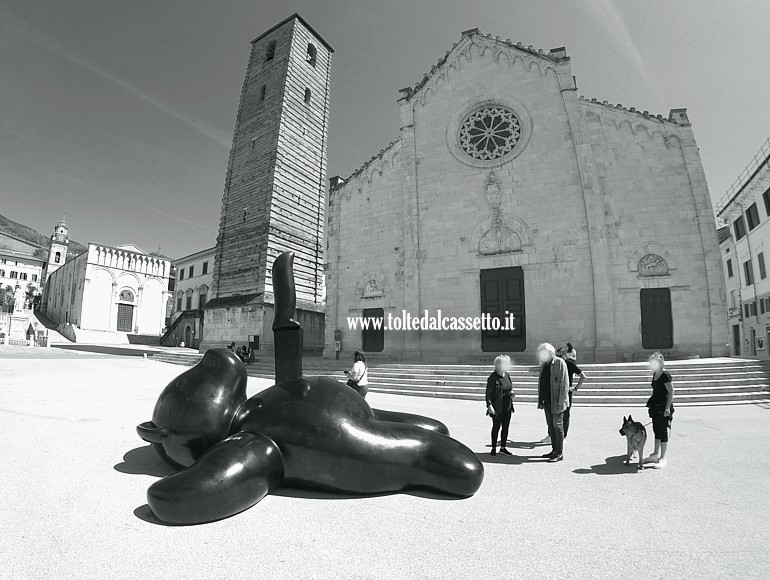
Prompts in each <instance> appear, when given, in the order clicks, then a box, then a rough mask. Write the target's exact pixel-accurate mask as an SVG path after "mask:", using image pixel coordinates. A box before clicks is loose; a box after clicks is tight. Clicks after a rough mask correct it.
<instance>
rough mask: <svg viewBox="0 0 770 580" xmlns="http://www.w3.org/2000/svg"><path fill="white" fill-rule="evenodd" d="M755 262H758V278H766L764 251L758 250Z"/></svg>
mask: <svg viewBox="0 0 770 580" xmlns="http://www.w3.org/2000/svg"><path fill="white" fill-rule="evenodd" d="M757 262H759V279H760V280H764V279H765V278H767V272H766V271H765V253H764V252H759V254H757Z"/></svg>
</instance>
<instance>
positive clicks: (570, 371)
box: [556, 343, 586, 439]
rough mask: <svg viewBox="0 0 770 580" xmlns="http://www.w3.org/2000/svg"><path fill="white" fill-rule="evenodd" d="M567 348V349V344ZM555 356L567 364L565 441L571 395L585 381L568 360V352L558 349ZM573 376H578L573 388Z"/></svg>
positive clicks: (584, 375)
mask: <svg viewBox="0 0 770 580" xmlns="http://www.w3.org/2000/svg"><path fill="white" fill-rule="evenodd" d="M567 347H569V343H567ZM556 354H557V355H559V357H560V358H562V359H564V362H565V363H566V364H567V376H569V405H567V410H566V411H564V438H565V439H566V438H567V432H568V431H569V421H570V417H571V414H572V393H574V392H575V391H577V390H578V389H579V388H580V387H581V386H582V385H583V383H584V382H585V380H586V374H585V373H584V372H583V371H582V369H581V368H580V367H579V366H577V363H575V361H574V360H573V359H571V358H569V350H567V349H564V348H560V349H559V350H558V351H556ZM575 375H577V376H578V383H577V385H574V386H573V377H574V376H575Z"/></svg>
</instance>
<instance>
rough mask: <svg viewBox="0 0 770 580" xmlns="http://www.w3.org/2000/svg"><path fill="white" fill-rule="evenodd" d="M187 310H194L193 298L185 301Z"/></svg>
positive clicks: (190, 297)
mask: <svg viewBox="0 0 770 580" xmlns="http://www.w3.org/2000/svg"><path fill="white" fill-rule="evenodd" d="M185 310H192V296H188V297H187V300H186V301H185Z"/></svg>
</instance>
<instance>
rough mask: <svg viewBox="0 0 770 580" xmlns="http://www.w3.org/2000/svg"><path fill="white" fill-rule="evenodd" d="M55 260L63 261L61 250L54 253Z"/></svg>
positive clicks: (57, 261)
mask: <svg viewBox="0 0 770 580" xmlns="http://www.w3.org/2000/svg"><path fill="white" fill-rule="evenodd" d="M53 261H54V262H56V263H57V264H58V263H59V262H61V252H56V254H55V255H54V258H53Z"/></svg>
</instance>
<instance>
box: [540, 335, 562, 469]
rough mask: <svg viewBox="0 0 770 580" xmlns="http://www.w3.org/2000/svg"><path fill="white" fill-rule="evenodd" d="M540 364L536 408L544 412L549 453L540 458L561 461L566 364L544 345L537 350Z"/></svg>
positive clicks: (552, 349)
mask: <svg viewBox="0 0 770 580" xmlns="http://www.w3.org/2000/svg"><path fill="white" fill-rule="evenodd" d="M537 356H538V360H539V362H540V376H539V379H538V398H537V402H538V404H537V408H538V409H543V411H544V412H545V422H546V424H547V425H548V436H549V437H550V438H551V447H552V449H551V452H550V453H546V454H545V455H543V458H545V459H548V462H549V463H556V462H557V461H562V460H563V459H564V411H566V410H567V405H568V392H569V379H568V378H567V363H565V362H564V360H562V359H561V358H559V357H558V356H556V349H555V348H554V347H553V345H552V344H549V343H547V342H545V343H543V344H541V345H540V346H539V347H537Z"/></svg>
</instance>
